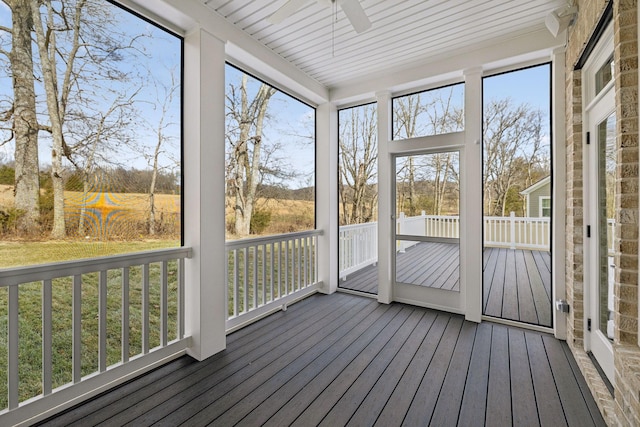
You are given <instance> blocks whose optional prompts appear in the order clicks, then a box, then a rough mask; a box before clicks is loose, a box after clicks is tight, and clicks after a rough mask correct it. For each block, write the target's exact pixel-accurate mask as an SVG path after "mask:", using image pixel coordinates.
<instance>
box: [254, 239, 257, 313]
mask: <svg viewBox="0 0 640 427" xmlns="http://www.w3.org/2000/svg"><path fill="white" fill-rule="evenodd" d="M256 307H258V246H257V245H256V246H254V247H253V308H256Z"/></svg>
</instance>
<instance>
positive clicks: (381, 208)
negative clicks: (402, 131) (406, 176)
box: [376, 91, 395, 304]
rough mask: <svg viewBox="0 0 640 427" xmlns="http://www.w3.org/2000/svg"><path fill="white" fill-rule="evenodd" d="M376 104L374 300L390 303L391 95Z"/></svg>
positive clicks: (382, 96) (380, 97) (384, 95)
mask: <svg viewBox="0 0 640 427" xmlns="http://www.w3.org/2000/svg"><path fill="white" fill-rule="evenodd" d="M376 99H377V102H378V301H379V302H381V303H384V304H389V303H390V302H391V301H393V288H392V286H391V282H392V280H391V279H392V278H391V274H392V265H391V255H392V252H391V251H393V250H394V249H395V242H394V241H393V233H392V228H391V227H392V226H393V227H395V219H392V218H391V215H393V214H394V213H395V207H394V206H393V204H392V201H391V178H392V177H391V158H390V157H389V141H390V140H391V92H387V91H385V92H378V93H376Z"/></svg>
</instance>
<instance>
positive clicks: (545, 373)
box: [524, 332, 567, 427]
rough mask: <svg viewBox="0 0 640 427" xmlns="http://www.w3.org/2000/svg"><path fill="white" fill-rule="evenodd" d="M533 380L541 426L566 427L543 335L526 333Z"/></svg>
mask: <svg viewBox="0 0 640 427" xmlns="http://www.w3.org/2000/svg"><path fill="white" fill-rule="evenodd" d="M524 336H525V341H526V344H527V353H528V355H529V365H530V367H531V378H532V380H533V387H534V392H535V396H536V403H537V405H538V417H539V419H540V425H541V426H558V427H562V426H566V425H567V422H566V420H565V417H564V412H563V409H562V403H561V402H560V396H559V395H558V390H557V388H556V384H555V381H554V379H553V374H552V372H551V367H550V366H549V360H548V359H547V352H546V350H545V348H544V345H543V343H542V335H540V334H536V333H533V332H525V334H524Z"/></svg>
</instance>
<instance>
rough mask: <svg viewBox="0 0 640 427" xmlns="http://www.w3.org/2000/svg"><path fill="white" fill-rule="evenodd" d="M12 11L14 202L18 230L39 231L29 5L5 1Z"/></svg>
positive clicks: (19, 0)
mask: <svg viewBox="0 0 640 427" xmlns="http://www.w3.org/2000/svg"><path fill="white" fill-rule="evenodd" d="M9 5H10V6H11V11H12V21H13V27H12V33H11V37H12V50H11V54H10V61H11V70H12V73H13V93H14V104H13V106H14V113H13V117H14V119H13V131H14V137H15V162H16V163H15V189H14V195H15V199H14V203H15V207H16V209H17V210H18V211H20V212H22V215H21V217H20V220H19V223H18V229H19V230H20V232H25V233H37V232H39V229H40V225H39V222H38V220H39V218H40V179H39V173H40V169H39V164H38V119H37V117H36V96H35V88H34V77H33V51H32V49H31V29H32V27H33V21H32V18H31V4H30V1H29V0H14V1H12V2H10V3H9Z"/></svg>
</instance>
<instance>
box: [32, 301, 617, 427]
mask: <svg viewBox="0 0 640 427" xmlns="http://www.w3.org/2000/svg"><path fill="white" fill-rule="evenodd" d="M154 423H158V425H172V426H173V425H180V424H183V423H184V425H193V426H199V425H207V424H210V425H220V426H229V425H246V426H255V425H272V426H283V425H300V426H310V425H360V426H363V425H380V426H395V425H429V424H430V425H437V426H455V425H461V426H472V425H501V426H502V425H542V426H563V425H567V426H581V427H583V426H594V425H597V426H602V425H605V424H604V421H603V419H602V418H601V416H600V413H599V411H598V409H597V407H596V405H595V403H594V401H593V398H592V397H591V394H590V393H589V391H588V389H587V385H586V383H585V381H584V379H583V377H582V375H581V374H580V371H579V370H578V367H577V365H576V363H575V361H574V359H573V357H572V355H571V353H570V350H569V348H568V347H567V345H566V344H565V343H564V342H561V341H558V340H556V339H555V338H553V337H552V336H550V335H546V334H541V333H538V332H532V331H525V330H522V329H518V328H513V327H506V326H502V325H497V324H492V323H491V322H484V323H482V324H475V323H470V322H466V321H464V319H463V317H461V316H458V315H453V314H448V313H443V312H438V311H434V310H429V309H424V308H420V307H414V306H409V305H404V304H396V303H394V304H391V305H383V304H378V303H377V302H376V301H374V300H371V299H369V298H363V297H359V296H354V295H348V294H344V293H336V294H332V295H328V296H327V295H319V294H318V295H314V296H311V297H309V298H307V299H305V300H303V301H301V302H299V303H296V304H294V305H292V306H291V307H289V309H288V310H287V311H285V312H282V311H281V312H277V313H275V314H273V315H271V316H269V317H266V318H264V319H262V320H260V321H258V322H256V323H254V324H252V325H250V326H248V327H246V328H244V329H241V330H239V331H237V332H234V333H233V334H231V335H229V337H228V343H227V349H226V350H225V351H223V352H221V353H219V354H216V355H214V356H212V357H211V358H209V359H207V360H205V361H203V362H196V361H195V360H193V359H191V358H189V357H187V356H185V357H182V358H180V359H177V360H175V361H173V362H171V363H169V364H167V365H165V366H163V367H161V368H158V369H156V370H155V371H152V372H150V373H148V374H146V375H144V376H142V377H140V378H138V379H136V380H133V381H131V382H128V383H126V384H124V385H122V386H120V387H118V388H115V389H113V390H111V391H109V392H107V393H105V394H102V395H100V396H98V397H96V398H94V399H93V400H90V401H88V402H86V403H84V404H82V405H80V406H77V407H75V408H72V409H70V410H68V411H66V412H64V413H62V414H60V415H58V416H57V417H55V418H52V419H49V420H47V421H45V422H44V423H43V424H44V425H48V426H62V425H64V426H67V425H82V426H84V425H96V424H100V425H117V426H120V425H125V424H130V425H136V426H146V425H151V424H154Z"/></svg>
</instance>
